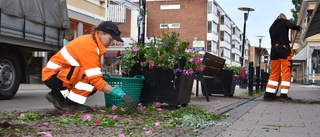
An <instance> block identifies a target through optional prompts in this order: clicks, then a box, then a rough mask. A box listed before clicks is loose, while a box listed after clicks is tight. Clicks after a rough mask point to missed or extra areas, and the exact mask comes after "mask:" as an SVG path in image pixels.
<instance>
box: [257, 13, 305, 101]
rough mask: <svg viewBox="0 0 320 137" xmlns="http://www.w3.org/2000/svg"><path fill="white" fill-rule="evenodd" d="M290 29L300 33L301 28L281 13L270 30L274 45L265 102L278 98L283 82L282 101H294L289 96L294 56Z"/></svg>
mask: <svg viewBox="0 0 320 137" xmlns="http://www.w3.org/2000/svg"><path fill="white" fill-rule="evenodd" d="M289 29H292V30H297V31H300V30H301V26H297V25H294V24H292V23H291V22H290V21H289V20H287V17H286V15H284V14H283V13H280V15H279V16H278V17H277V19H276V20H275V21H274V22H273V24H272V25H271V27H270V29H269V33H270V38H271V45H272V47H271V57H270V67H271V74H270V77H269V81H268V84H267V88H266V92H265V94H264V97H263V99H264V100H273V99H275V98H276V89H277V86H278V84H279V82H281V83H280V84H279V86H280V89H281V94H280V99H281V100H292V98H291V97H289V96H288V92H289V88H290V80H291V69H292V66H291V64H292V63H291V61H292V60H291V58H292V56H293V50H292V49H291V48H290V41H289V36H288V33H289ZM281 70H282V71H281ZM281 72H282V73H281ZM280 75H282V78H281V81H279V79H280Z"/></svg>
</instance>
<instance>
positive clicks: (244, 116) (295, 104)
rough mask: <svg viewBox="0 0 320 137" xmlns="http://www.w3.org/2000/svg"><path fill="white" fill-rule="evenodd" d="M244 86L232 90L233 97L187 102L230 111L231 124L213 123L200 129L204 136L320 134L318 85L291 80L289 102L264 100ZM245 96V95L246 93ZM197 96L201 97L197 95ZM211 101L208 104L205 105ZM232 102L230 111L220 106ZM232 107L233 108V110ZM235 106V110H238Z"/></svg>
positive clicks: (302, 136)
mask: <svg viewBox="0 0 320 137" xmlns="http://www.w3.org/2000/svg"><path fill="white" fill-rule="evenodd" d="M246 92H247V90H246V89H239V88H237V89H236V90H235V94H234V97H230V98H224V97H219V96H214V97H210V99H211V100H210V103H209V102H205V98H204V97H203V99H202V100H201V101H197V97H193V98H192V102H191V103H190V104H195V105H198V106H200V107H201V108H203V109H210V108H215V109H217V110H221V111H218V112H219V113H230V117H229V118H228V119H226V121H227V122H229V123H230V125H227V126H221V127H213V128H209V129H205V130H202V131H199V132H202V133H199V134H198V136H203V137H207V136H208V137H211V136H216V137H319V136H320V131H319V130H320V86H310V85H301V84H296V83H292V84H291V88H290V90H289V94H288V95H289V96H290V97H292V98H293V101H290V102H281V101H263V95H260V96H254V97H248V96H247V95H246V94H244V93H246ZM246 96H247V97H246ZM198 100H200V99H198ZM208 104H210V105H208ZM228 106H232V107H231V111H230V108H229V109H225V110H229V111H225V110H224V109H223V108H225V107H228ZM232 109H233V110H232ZM237 109H238V110H237Z"/></svg>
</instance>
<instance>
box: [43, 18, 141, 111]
mask: <svg viewBox="0 0 320 137" xmlns="http://www.w3.org/2000/svg"><path fill="white" fill-rule="evenodd" d="M120 34H121V32H120V31H119V29H118V27H117V26H116V25H115V24H114V23H112V22H111V21H104V22H102V23H100V24H99V25H98V27H97V28H94V30H93V32H92V34H88V35H83V36H80V37H78V38H76V39H74V40H72V41H71V42H70V43H68V44H67V45H66V46H64V47H63V48H62V49H61V50H60V51H59V52H58V53H56V54H55V55H54V56H52V58H51V59H50V60H49V62H48V63H47V65H46V66H45V67H44V68H43V69H42V81H43V82H44V83H45V84H46V85H47V86H48V87H49V88H50V89H52V90H51V92H49V93H48V94H47V95H46V98H47V100H48V101H49V102H52V103H53V105H54V107H55V108H56V109H59V110H72V111H75V112H88V111H91V108H90V107H89V106H86V105H84V103H85V101H86V99H87V97H89V96H91V95H93V94H94V93H95V92H96V91H97V90H98V91H103V92H104V93H106V94H111V95H113V96H115V97H118V98H120V99H121V100H122V101H124V102H125V103H126V105H127V107H129V108H131V109H136V108H137V103H136V102H134V100H133V99H132V98H131V97H129V96H128V95H126V94H125V93H124V92H123V91H122V89H121V88H120V87H119V86H118V85H116V86H114V87H112V86H110V85H109V84H108V83H107V82H106V81H105V80H104V79H103V75H102V72H101V68H100V56H101V55H104V53H105V52H106V50H107V48H108V47H109V46H110V45H112V44H113V42H114V40H116V41H120V42H123V40H122V39H121V38H120Z"/></svg>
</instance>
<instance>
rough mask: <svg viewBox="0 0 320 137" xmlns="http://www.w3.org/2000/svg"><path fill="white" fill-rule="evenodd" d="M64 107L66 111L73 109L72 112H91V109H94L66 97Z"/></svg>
mask: <svg viewBox="0 0 320 137" xmlns="http://www.w3.org/2000/svg"><path fill="white" fill-rule="evenodd" d="M62 109H63V110H66V111H71V112H90V111H92V110H91V108H90V107H89V106H87V105H82V104H79V103H76V102H73V101H72V100H70V99H68V98H66V99H65V101H64V103H63V107H62Z"/></svg>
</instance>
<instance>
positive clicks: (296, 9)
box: [290, 0, 302, 24]
mask: <svg viewBox="0 0 320 137" xmlns="http://www.w3.org/2000/svg"><path fill="white" fill-rule="evenodd" d="M291 2H292V4H293V5H294V9H291V13H292V17H293V18H291V19H290V21H291V22H292V23H293V24H297V22H298V14H297V13H299V12H300V7H301V4H302V0H291Z"/></svg>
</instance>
